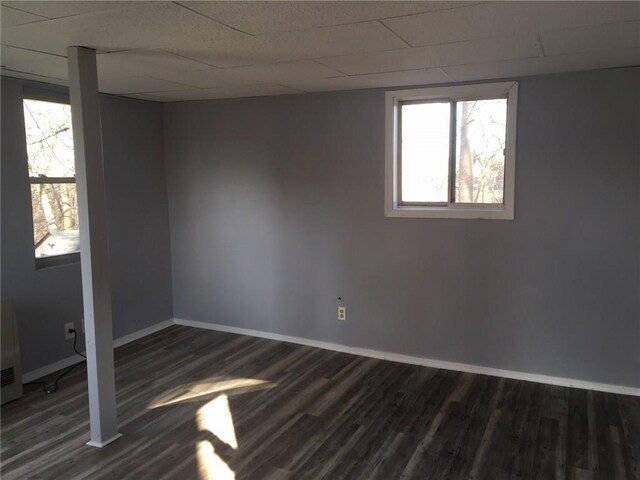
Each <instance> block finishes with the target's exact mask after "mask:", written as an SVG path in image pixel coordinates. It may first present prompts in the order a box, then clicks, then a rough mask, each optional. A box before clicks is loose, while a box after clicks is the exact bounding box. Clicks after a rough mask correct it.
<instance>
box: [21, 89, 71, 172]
mask: <svg viewBox="0 0 640 480" xmlns="http://www.w3.org/2000/svg"><path fill="white" fill-rule="evenodd" d="M23 106H24V123H25V132H26V136H27V155H28V159H29V176H30V177H39V176H43V175H45V176H47V177H74V176H75V165H74V163H73V135H72V133H71V107H70V106H69V105H64V104H62V103H54V102H43V101H40V100H28V99H25V100H24V103H23Z"/></svg>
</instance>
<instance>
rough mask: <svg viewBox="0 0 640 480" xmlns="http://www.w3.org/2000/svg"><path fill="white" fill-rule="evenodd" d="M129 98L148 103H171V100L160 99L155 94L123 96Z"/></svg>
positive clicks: (129, 94)
mask: <svg viewBox="0 0 640 480" xmlns="http://www.w3.org/2000/svg"><path fill="white" fill-rule="evenodd" d="M123 96H124V97H127V98H135V99H137V100H146V101H148V102H170V101H171V100H169V99H167V98H165V97H159V96H157V95H154V94H153V93H128V94H126V95H123Z"/></svg>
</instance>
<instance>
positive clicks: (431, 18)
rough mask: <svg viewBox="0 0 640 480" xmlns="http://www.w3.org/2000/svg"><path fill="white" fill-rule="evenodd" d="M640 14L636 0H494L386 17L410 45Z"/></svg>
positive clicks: (617, 19) (610, 20)
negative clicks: (512, 0) (515, 0)
mask: <svg viewBox="0 0 640 480" xmlns="http://www.w3.org/2000/svg"><path fill="white" fill-rule="evenodd" d="M638 18H640V7H639V4H638V3H637V2H496V3H489V4H481V5H474V6H468V7H463V8H455V9H450V10H443V11H436V12H429V13H426V14H418V15H412V16H407V17H399V18H393V19H389V20H383V23H384V24H385V25H387V26H388V27H389V28H391V29H392V30H393V31H394V32H395V33H397V34H398V35H400V36H401V37H402V38H403V39H404V40H406V41H407V42H408V43H409V44H410V45H412V46H423V45H435V44H439V43H448V42H460V41H465V40H473V39H478V38H490V37H499V36H510V35H519V34H523V33H537V32H539V31H541V30H552V29H558V28H570V27H578V26H585V25H598V24H604V23H613V22H623V21H631V20H637V19H638Z"/></svg>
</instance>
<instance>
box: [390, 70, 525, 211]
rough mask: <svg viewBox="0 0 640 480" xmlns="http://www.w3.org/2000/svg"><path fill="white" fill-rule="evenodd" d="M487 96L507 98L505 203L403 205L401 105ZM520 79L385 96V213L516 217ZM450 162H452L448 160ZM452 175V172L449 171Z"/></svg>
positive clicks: (397, 91) (392, 92) (411, 91)
mask: <svg viewBox="0 0 640 480" xmlns="http://www.w3.org/2000/svg"><path fill="white" fill-rule="evenodd" d="M483 98H484V99H488V98H506V99H507V131H506V137H505V164H504V169H505V170H504V196H503V200H504V201H503V203H502V204H487V203H482V204H472V203H455V202H452V201H451V200H452V199H451V198H450V199H448V202H447V204H446V205H427V204H425V205H415V204H412V205H402V204H401V203H400V201H399V182H400V180H401V179H400V178H399V175H398V172H399V168H398V167H399V165H398V160H399V158H398V147H399V143H398V123H399V111H400V104H401V103H403V102H407V101H416V100H418V101H435V100H447V101H452V100H453V101H464V100H478V99H483ZM517 109H518V82H499V83H483V84H475V85H459V86H452V87H435V88H415V89H411V90H392V91H388V92H386V98H385V117H386V123H385V129H386V136H385V141H386V145H385V149H386V151H385V157H386V158H385V160H386V165H385V216H386V217H405V218H407V217H408V218H411V217H413V218H484V219H496V220H513V217H514V200H515V177H516V120H517ZM449 164H450V165H452V164H453V162H451V161H450V162H449ZM450 168H451V167H450ZM450 174H451V172H450Z"/></svg>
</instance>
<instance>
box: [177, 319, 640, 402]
mask: <svg viewBox="0 0 640 480" xmlns="http://www.w3.org/2000/svg"><path fill="white" fill-rule="evenodd" d="M173 320H174V323H175V324H176V325H184V326H187V327H195V328H203V329H206V330H215V331H219V332H228V333H237V334H240V335H248V336H251V337H259V338H267V339H270V340H279V341H282V342H289V343H296V344H299V345H307V346H310V347H316V348H322V349H325V350H333V351H336V352H342V353H351V354H353V355H360V356H363V357H370V358H378V359H381V360H389V361H392V362H399V363H407V364H410V365H421V366H424V367H432V368H442V369H444V370H454V371H458V372H467V373H476V374H479V375H490V376H492V377H504V378H511V379H514V380H524V381H527V382H536V383H545V384H549V385H558V386H561V387H573V388H581V389H584V390H596V391H599V392H608V393H618V394H621V395H633V396H636V397H640V388H635V387H629V386H624V385H611V384H608V383H597V382H589V381H586V380H576V379H573V378H563V377H552V376H549V375H541V374H537V373H526V372H517V371H514V370H502V369H499V368H490V367H481V366H478V365H469V364H466V363H457V362H448V361H445V360H436V359H432V358H426V357H417V356H413V355H404V354H401V353H394V352H385V351H382V350H373V349H369V348H361V347H350V346H347V345H341V344H338V343H330V342H322V341H318V340H311V339H308V338H301V337H292V336H289V335H280V334H277V333H271V332H263V331H260V330H251V329H248V328H239V327H231V326H228V325H219V324H215V323H207V322H198V321H194V320H184V319H181V318H174V319H173Z"/></svg>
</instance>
